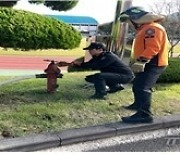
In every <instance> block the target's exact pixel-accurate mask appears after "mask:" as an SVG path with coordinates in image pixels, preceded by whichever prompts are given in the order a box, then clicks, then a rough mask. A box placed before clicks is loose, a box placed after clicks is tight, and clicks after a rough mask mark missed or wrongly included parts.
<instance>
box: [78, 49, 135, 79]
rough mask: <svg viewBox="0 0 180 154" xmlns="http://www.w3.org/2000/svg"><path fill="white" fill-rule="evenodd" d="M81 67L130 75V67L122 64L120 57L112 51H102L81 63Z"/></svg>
mask: <svg viewBox="0 0 180 154" xmlns="http://www.w3.org/2000/svg"><path fill="white" fill-rule="evenodd" d="M81 67H82V68H92V69H94V70H100V71H101V72H108V73H117V74H125V75H132V76H133V72H132V71H131V69H130V67H129V66H127V65H126V64H124V63H123V62H122V61H121V60H120V58H119V57H118V56H117V55H115V54H114V53H112V52H103V53H102V54H101V55H99V56H98V57H93V58H92V59H91V60H90V61H88V62H85V63H82V64H81Z"/></svg>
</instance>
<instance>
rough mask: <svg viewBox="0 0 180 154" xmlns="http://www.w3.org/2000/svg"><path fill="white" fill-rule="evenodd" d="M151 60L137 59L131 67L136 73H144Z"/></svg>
mask: <svg viewBox="0 0 180 154" xmlns="http://www.w3.org/2000/svg"><path fill="white" fill-rule="evenodd" d="M148 62H149V60H147V59H142V58H140V59H137V60H136V61H135V62H134V64H132V65H131V69H132V71H133V72H134V73H140V72H144V68H145V66H146V63H148Z"/></svg>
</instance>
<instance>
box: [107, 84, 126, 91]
mask: <svg viewBox="0 0 180 154" xmlns="http://www.w3.org/2000/svg"><path fill="white" fill-rule="evenodd" d="M121 90H124V87H123V85H122V84H118V85H116V86H114V87H109V89H108V90H107V93H115V92H117V91H121Z"/></svg>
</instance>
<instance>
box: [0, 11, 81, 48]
mask: <svg viewBox="0 0 180 154" xmlns="http://www.w3.org/2000/svg"><path fill="white" fill-rule="evenodd" d="M0 36H1V39H0V46H2V47H12V48H21V49H25V50H29V49H48V48H56V49H57V48H60V49H72V48H75V47H78V46H79V44H80V41H81V34H80V32H78V31H77V30H75V29H74V28H73V27H72V26H70V25H67V24H65V23H63V22H60V21H58V20H56V19H53V18H51V17H47V16H43V15H38V14H35V13H30V12H26V11H18V10H14V9H10V8H1V9H0Z"/></svg>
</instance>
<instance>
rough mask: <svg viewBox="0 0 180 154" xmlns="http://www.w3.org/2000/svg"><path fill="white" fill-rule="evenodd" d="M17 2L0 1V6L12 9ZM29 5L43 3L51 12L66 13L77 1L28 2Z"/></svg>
mask: <svg viewBox="0 0 180 154" xmlns="http://www.w3.org/2000/svg"><path fill="white" fill-rule="evenodd" d="M17 1H19V0H13V1H9V0H0V6H3V7H13V6H14V5H15V4H16V3H17ZM28 1H29V2H30V3H36V4H39V3H44V5H46V6H47V7H50V8H51V9H53V10H58V11H67V10H69V9H72V8H73V7H75V6H76V5H77V3H78V0H66V1H62V0H28Z"/></svg>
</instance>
